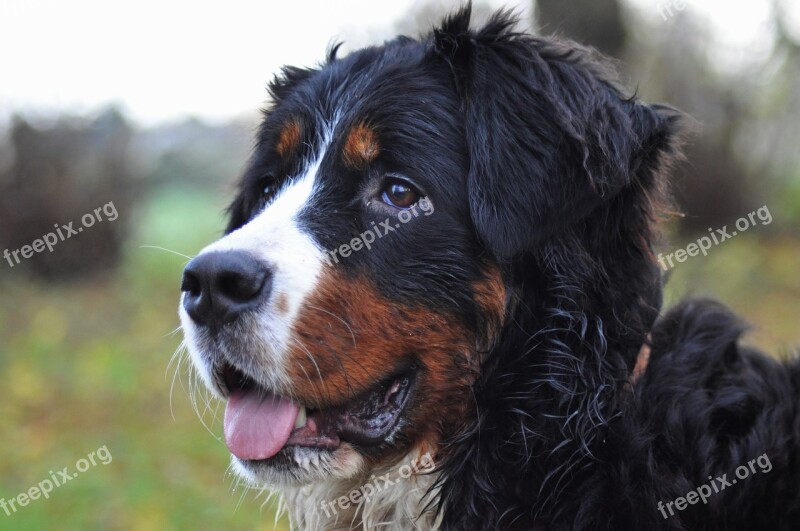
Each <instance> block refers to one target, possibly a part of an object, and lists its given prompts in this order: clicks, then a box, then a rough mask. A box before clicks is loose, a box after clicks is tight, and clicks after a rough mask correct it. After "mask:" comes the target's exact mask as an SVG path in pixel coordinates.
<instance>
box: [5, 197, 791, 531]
mask: <svg viewBox="0 0 800 531" xmlns="http://www.w3.org/2000/svg"><path fill="white" fill-rule="evenodd" d="M223 206H224V204H223V203H222V202H221V200H220V199H218V198H216V197H214V196H210V195H208V194H204V193H200V192H193V191H191V190H187V189H179V188H175V189H168V190H163V191H162V192H161V193H159V194H158V195H157V196H156V197H154V198H153V199H151V200H150V201H148V202H147V203H146V204H144V205H142V206H141V208H140V210H139V211H138V212H137V222H136V223H135V226H137V227H138V230H137V232H136V233H135V234H133V235H132V236H131V241H130V244H129V246H128V248H127V251H126V254H125V260H124V263H123V264H122V266H121V267H120V269H119V270H118V271H117V272H116V273H115V274H114V275H112V276H111V277H110V278H107V279H105V280H103V281H100V282H98V281H92V282H89V283H84V284H73V285H69V286H42V285H38V284H35V283H32V282H30V281H28V280H27V279H26V278H25V276H24V272H23V271H20V270H17V269H14V270H11V269H4V270H3V271H2V280H0V290H2V297H0V386H2V389H3V394H4V396H3V399H2V400H0V419H2V420H0V453H2V459H0V497H3V498H6V499H8V498H11V497H13V496H15V495H16V494H18V493H20V492H23V491H25V490H27V489H28V488H30V487H31V486H34V485H36V484H37V483H38V482H40V481H41V480H43V479H45V478H47V477H48V476H49V471H50V470H54V471H56V470H60V469H62V468H63V467H65V466H67V467H70V469H72V468H73V467H74V464H75V462H76V461H77V460H78V459H80V458H82V457H85V456H86V455H87V454H88V453H89V452H91V451H94V450H96V449H97V448H99V447H101V446H104V445H105V446H107V448H108V450H109V451H110V452H111V454H112V455H113V461H112V462H111V463H110V464H108V465H105V466H103V465H98V466H96V467H93V468H90V469H89V470H87V471H86V472H85V473H83V474H81V475H80V476H78V477H77V478H76V479H74V480H72V481H70V482H69V483H67V484H65V485H64V486H63V487H60V488H58V489H55V490H54V491H53V492H52V493H51V494H50V499H47V500H43V499H40V500H36V501H33V502H31V504H30V505H28V506H27V507H23V508H20V509H19V510H18V511H17V512H16V513H14V514H13V515H11V516H6V515H5V514H4V513H3V512H2V511H0V529H55V528H57V529H148V530H149V529H193V528H198V529H273V520H274V513H273V509H272V507H270V506H267V507H264V508H262V507H261V505H262V504H261V501H262V499H263V498H259V499H255V495H254V494H253V493H252V492H246V491H243V490H242V489H241V488H239V489H238V490H236V491H235V492H232V484H233V480H232V479H231V478H230V477H229V476H226V475H225V470H226V468H227V464H228V452H227V450H226V449H225V446H224V444H223V442H222V441H221V439H220V434H221V423H220V419H219V417H221V411H220V412H218V415H217V417H218V418H217V419H216V421H215V422H212V417H213V415H212V414H210V413H208V414H206V415H205V416H204V417H205V419H206V421H207V422H208V423H209V426H210V428H211V431H212V433H213V434H212V433H209V431H207V430H206V429H205V428H204V427H203V425H202V424H201V422H200V420H199V419H198V418H197V415H196V414H195V413H194V411H193V410H192V406H191V404H190V402H189V399H188V393H187V391H186V383H187V382H186V379H185V377H184V378H183V380H182V383H181V382H177V383H176V384H175V389H174V391H173V393H172V403H171V406H170V387H171V383H172V376H173V371H172V370H170V371H168V370H167V366H168V362H169V359H170V357H171V355H172V353H173V352H174V351H175V349H176V347H177V346H178V344H179V342H180V337H179V334H172V332H173V331H174V330H175V329H176V327H177V326H178V318H177V301H178V285H179V279H180V275H181V271H182V269H183V266H184V264H185V262H186V258H184V257H181V256H179V255H176V254H172V253H169V252H165V251H159V250H155V249H149V248H140V246H141V245H155V246H161V247H166V248H169V249H172V250H175V251H177V252H179V253H183V254H189V255H191V254H194V253H196V252H197V251H198V250H199V249H200V248H201V247H202V246H203V245H204V244H206V243H208V242H210V241H212V240H214V239H215V238H216V237H217V236H218V235H219V231H220V230H221V228H222V226H223V220H222V216H221V210H222V208H223ZM674 248H677V247H674ZM798 271H800V243H798V241H796V240H789V239H784V240H772V241H769V242H762V241H759V240H757V239H755V238H752V237H750V235H749V234H748V235H742V236H739V237H737V238H736V239H734V240H731V241H729V242H725V243H724V244H723V245H720V246H719V247H716V248H714V249H712V250H711V253H710V254H709V256H708V257H706V258H703V257H695V258H692V259H690V260H689V261H687V262H686V263H683V264H679V265H678V266H677V267H676V268H675V269H674V270H673V276H672V279H671V281H670V282H669V284H668V300H669V301H674V300H676V299H677V298H678V297H679V296H680V295H682V294H684V293H687V292H688V293H692V294H695V295H703V294H711V295H716V296H721V297H722V298H723V299H725V300H726V301H727V302H729V303H730V304H731V305H732V306H733V307H734V309H735V310H737V311H738V312H740V313H742V314H743V315H745V316H746V317H747V318H749V319H750V320H751V321H753V322H754V323H756V328H755V334H754V335H753V336H752V337H751V341H752V342H755V343H757V344H759V345H760V346H765V347H768V348H770V349H772V352H778V349H779V347H789V346H790V345H791V344H792V343H797V342H798V340H800V332H798V326H797V323H798V322H800V305H798V300H800V299H799V298H798V297H800V276H798V275H797V272H798ZM278 529H286V525H285V522H281V524H280V525H279V526H278Z"/></svg>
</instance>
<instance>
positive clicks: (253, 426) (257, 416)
mask: <svg viewBox="0 0 800 531" xmlns="http://www.w3.org/2000/svg"><path fill="white" fill-rule="evenodd" d="M299 412H300V408H299V407H298V406H297V405H295V404H293V403H292V402H290V401H289V400H286V399H285V398H281V397H279V396H275V395H272V394H268V395H266V396H264V394H263V393H259V392H258V391H255V390H252V391H242V390H238V391H235V392H234V393H233V395H231V397H230V398H229V399H228V406H227V407H226V408H225V444H227V445H228V449H229V450H230V451H231V453H232V454H233V455H235V456H236V457H238V458H239V459H269V458H270V457H272V456H273V455H275V454H277V453H278V452H280V451H281V448H283V447H284V445H285V444H286V441H288V440H289V435H290V434H291V433H292V429H293V428H294V423H295V420H297V414H298V413H299Z"/></svg>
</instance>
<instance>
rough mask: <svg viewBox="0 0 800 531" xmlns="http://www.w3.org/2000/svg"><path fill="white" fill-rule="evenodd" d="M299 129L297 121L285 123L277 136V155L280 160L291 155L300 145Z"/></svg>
mask: <svg viewBox="0 0 800 531" xmlns="http://www.w3.org/2000/svg"><path fill="white" fill-rule="evenodd" d="M300 134H301V127H300V122H298V121H297V119H291V120H289V121H288V122H286V123H285V124H284V126H283V128H282V129H281V132H280V134H279V135H278V146H277V147H276V149H277V151H278V155H280V156H281V158H284V157H286V156H287V155H289V154H291V153H292V152H293V151H294V150H295V149H297V146H298V145H300Z"/></svg>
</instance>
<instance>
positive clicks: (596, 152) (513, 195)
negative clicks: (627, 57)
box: [434, 6, 673, 259]
mask: <svg viewBox="0 0 800 531" xmlns="http://www.w3.org/2000/svg"><path fill="white" fill-rule="evenodd" d="M470 11H471V9H470V6H467V7H464V8H462V9H461V10H460V11H459V12H458V13H456V14H455V15H453V16H451V17H449V18H448V19H446V20H445V21H444V23H443V24H442V27H441V29H439V30H436V31H435V32H434V47H435V49H436V51H437V52H438V54H439V55H440V56H442V57H444V58H445V60H446V61H447V63H448V64H449V66H450V68H451V69H452V71H453V74H454V78H455V83H456V87H457V90H458V91H459V93H460V96H461V98H462V101H463V109H464V112H465V116H466V134H467V142H468V146H469V152H470V157H471V169H470V174H469V176H468V181H467V186H468V193H469V196H470V198H469V199H470V208H471V214H472V218H473V221H474V223H475V226H476V228H477V230H478V234H479V236H480V237H481V239H482V240H483V242H484V244H485V245H486V246H487V248H489V249H490V250H492V251H493V252H494V253H495V255H496V257H497V258H498V259H509V258H511V257H513V256H514V255H517V254H520V253H524V252H526V251H529V250H531V249H532V248H533V247H534V246H535V245H537V244H539V243H541V242H542V241H544V240H546V239H548V238H550V237H551V236H553V235H554V234H556V233H557V232H558V231H559V230H563V228H564V227H565V226H568V225H572V224H574V223H575V222H577V221H578V220H580V219H582V218H584V217H585V216H587V215H588V214H589V213H591V212H592V211H593V210H594V209H595V208H597V207H598V206H599V205H600V204H602V203H603V202H604V201H607V200H609V199H610V198H613V197H614V196H616V195H617V194H618V193H619V192H620V191H621V190H622V189H623V188H625V187H626V186H629V185H631V184H632V183H633V182H634V181H635V180H638V179H644V180H650V179H652V175H648V172H649V173H650V174H652V173H653V170H654V168H655V167H656V166H657V163H658V152H659V151H660V150H662V149H667V148H668V145H669V137H670V136H671V131H672V128H673V126H672V125H671V123H670V121H671V117H670V115H669V113H666V114H664V115H662V114H661V113H660V112H659V108H657V107H649V106H646V105H644V104H642V103H639V102H636V101H634V100H633V99H626V98H625V97H623V96H622V94H621V92H620V90H619V89H618V88H617V87H615V86H614V85H613V84H612V83H611V82H610V81H609V80H608V79H609V78H610V76H608V75H607V73H606V72H605V71H604V70H603V68H602V67H601V66H600V64H599V63H598V62H597V61H596V60H595V59H594V58H592V54H591V53H590V52H589V51H588V50H586V49H583V48H581V47H580V46H578V45H576V44H573V43H562V42H557V41H552V40H548V39H541V38H536V37H532V36H529V35H525V34H521V33H517V32H515V31H514V29H513V25H514V24H515V23H516V21H515V19H514V18H513V17H512V16H511V15H510V14H509V13H507V12H500V13H498V14H496V15H495V16H494V17H492V18H491V19H490V20H489V22H488V23H487V24H486V25H485V26H484V27H483V28H482V29H480V30H477V31H471V30H470V29H469V19H470ZM645 184H646V185H649V184H648V183H645Z"/></svg>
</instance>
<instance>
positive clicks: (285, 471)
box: [231, 443, 367, 487]
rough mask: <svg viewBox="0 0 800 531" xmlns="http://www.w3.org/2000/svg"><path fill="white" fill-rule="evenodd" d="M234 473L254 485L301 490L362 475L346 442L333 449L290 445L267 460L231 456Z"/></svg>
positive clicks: (359, 459) (356, 456)
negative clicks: (305, 487)
mask: <svg viewBox="0 0 800 531" xmlns="http://www.w3.org/2000/svg"><path fill="white" fill-rule="evenodd" d="M231 462H232V469H233V471H234V472H235V473H236V474H237V475H239V476H240V477H242V478H244V479H245V480H246V481H248V482H249V483H251V484H253V485H258V486H267V487H302V486H305V485H312V484H315V483H323V482H326V481H331V480H337V479H340V480H346V479H351V478H354V477H357V476H359V475H361V474H363V473H364V471H365V469H366V467H367V463H366V460H365V459H364V457H363V456H362V455H361V454H359V453H358V451H356V449H355V448H354V447H353V446H352V445H351V444H349V443H342V444H341V445H340V446H339V447H338V448H336V449H335V450H324V449H318V448H304V447H301V446H290V447H287V448H284V449H282V450H281V451H280V452H279V453H278V454H277V455H275V456H273V457H271V458H270V459H263V460H249V459H247V460H246V459H240V458H238V457H236V456H235V455H234V456H232V460H231Z"/></svg>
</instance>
